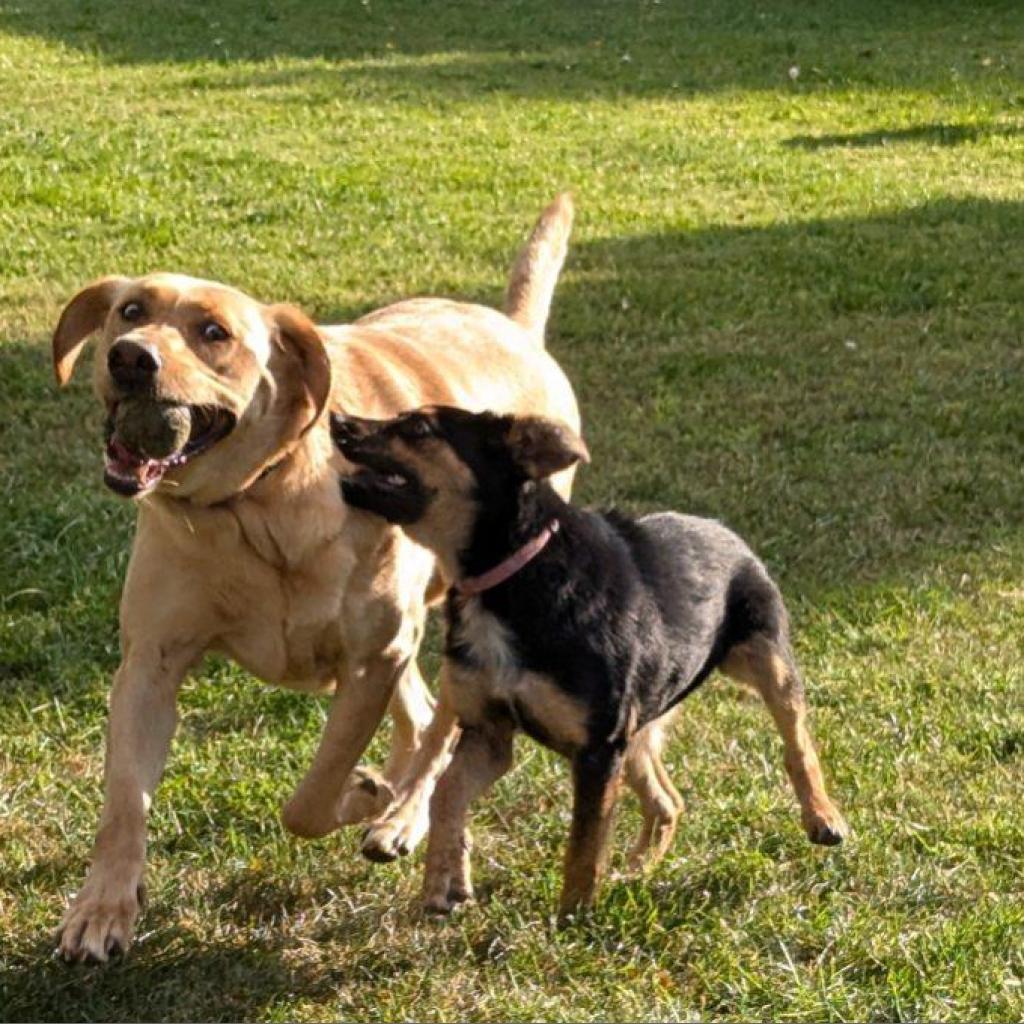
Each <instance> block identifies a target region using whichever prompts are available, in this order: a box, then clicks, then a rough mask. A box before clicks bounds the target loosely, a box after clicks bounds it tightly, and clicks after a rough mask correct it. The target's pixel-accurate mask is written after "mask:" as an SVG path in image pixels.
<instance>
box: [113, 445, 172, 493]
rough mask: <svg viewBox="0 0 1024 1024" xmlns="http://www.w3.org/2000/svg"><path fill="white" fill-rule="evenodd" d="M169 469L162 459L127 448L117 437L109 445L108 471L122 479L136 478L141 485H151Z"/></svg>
mask: <svg viewBox="0 0 1024 1024" xmlns="http://www.w3.org/2000/svg"><path fill="white" fill-rule="evenodd" d="M166 469H167V466H166V464H165V463H164V461H163V460H162V459H147V458H143V457H142V456H140V455H136V454H135V452H133V451H131V450H130V449H129V448H126V447H125V446H124V445H123V444H122V443H121V442H120V441H119V440H118V439H117V438H116V437H115V438H112V439H111V441H110V444H109V445H108V446H107V471H108V472H111V473H113V474H114V475H115V476H118V477H120V478H121V479H122V480H134V481H135V482H136V483H137V484H138V485H139V486H140V487H149V486H150V485H151V484H154V483H156V482H157V481H158V480H159V479H160V477H162V476H163V475H164V471H165V470H166Z"/></svg>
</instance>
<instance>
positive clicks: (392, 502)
mask: <svg viewBox="0 0 1024 1024" xmlns="http://www.w3.org/2000/svg"><path fill="white" fill-rule="evenodd" d="M346 458H348V459H349V461H351V462H354V463H355V464H356V467H357V468H356V470H355V472H354V473H349V474H346V475H345V476H343V477H342V478H341V493H342V496H343V497H344V499H345V501H347V502H348V503H349V504H350V505H354V506H355V507H356V508H361V509H364V510H365V511H367V512H375V513H376V514H377V515H380V516H384V518H385V519H387V520H388V521H389V522H392V523H406V524H408V523H414V522H416V520H418V519H419V518H420V517H421V516H422V515H423V511H424V509H425V508H426V505H427V503H428V502H429V500H430V496H431V495H430V492H429V491H428V490H427V489H425V488H424V486H423V484H422V483H421V481H420V480H419V478H418V477H417V476H416V474H415V473H413V472H412V471H411V470H409V469H408V468H406V467H405V466H403V465H402V464H401V463H400V462H398V461H396V460H395V459H390V458H388V457H387V456H385V455H378V454H376V453H374V454H369V453H366V452H358V453H356V452H352V453H351V454H350V453H348V452H346Z"/></svg>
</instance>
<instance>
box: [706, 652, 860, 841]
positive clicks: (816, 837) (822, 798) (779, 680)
mask: <svg viewBox="0 0 1024 1024" xmlns="http://www.w3.org/2000/svg"><path fill="white" fill-rule="evenodd" d="M722 671H723V672H725V674H726V675H728V676H731V677H732V678H733V679H736V680H738V681H739V682H741V683H746V684H747V685H748V686H752V687H753V688H754V689H755V690H757V692H758V693H759V694H760V695H761V697H762V699H763V700H764V702H765V704H766V705H767V707H768V711H769V712H770V713H771V716H772V718H773V719H775V725H776V727H777V728H778V730H779V735H780V736H781V737H782V745H783V752H784V757H785V765H786V772H787V773H788V774H789V778H790V781H791V782H792V783H793V789H794V790H795V792H796V795H797V799H798V800H799V801H800V814H801V818H802V820H803V824H804V829H805V830H806V832H807V837H808V838H809V839H810V840H811V842H812V843H820V844H821V845H823V846H835V845H836V844H837V843H841V842H842V841H843V838H844V836H845V835H846V834H847V832H848V831H849V830H848V828H847V825H846V822H845V821H843V816H842V815H841V814H840V813H839V809H838V808H837V807H836V805H835V804H834V803H832V800H831V798H830V797H829V795H828V793H827V792H826V790H825V782H824V779H823V778H822V774H821V765H820V763H819V762H818V754H817V751H816V750H815V749H814V740H813V739H812V738H811V732H810V730H809V729H808V727H807V703H806V701H805V699H804V688H803V683H802V682H801V680H800V674H799V672H798V671H797V668H796V662H795V660H794V658H793V653H792V651H791V650H790V648H789V645H788V643H786V641H785V640H784V639H782V638H777V637H769V636H765V635H758V636H754V637H751V639H749V640H747V641H745V642H744V643H742V644H740V645H738V646H736V647H734V648H733V649H732V650H731V651H729V653H728V655H727V656H726V658H725V661H724V662H723V663H722Z"/></svg>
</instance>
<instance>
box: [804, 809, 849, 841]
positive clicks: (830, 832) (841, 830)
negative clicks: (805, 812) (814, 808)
mask: <svg viewBox="0 0 1024 1024" xmlns="http://www.w3.org/2000/svg"><path fill="white" fill-rule="evenodd" d="M849 834H850V826H849V825H847V824H846V822H845V821H843V819H842V817H840V815H839V814H836V815H835V816H834V817H833V818H832V819H831V820H827V819H825V820H820V821H815V822H812V823H811V824H809V825H808V826H807V838H808V839H809V840H810V841H811V842H812V843H815V844H817V845H818V846H839V845H840V844H841V843H842V841H843V840H844V839H845V838H846V837H847V836H848V835H849Z"/></svg>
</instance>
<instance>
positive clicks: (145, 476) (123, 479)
mask: <svg viewBox="0 0 1024 1024" xmlns="http://www.w3.org/2000/svg"><path fill="white" fill-rule="evenodd" d="M178 408H180V409H183V410H186V411H187V414H188V417H189V422H190V428H189V430H188V434H187V436H186V437H185V438H184V444H182V445H181V446H180V447H178V448H177V449H176V450H174V451H171V452H170V453H169V454H166V455H162V456H160V457H153V456H151V455H150V454H148V453H147V452H146V451H145V448H144V447H143V446H142V445H140V444H139V443H138V439H137V438H126V437H122V436H120V431H119V429H118V426H117V423H118V420H119V417H118V415H117V413H118V410H117V407H115V408H114V409H113V410H112V412H111V416H110V419H109V421H108V423H107V449H106V459H105V465H104V472H103V481H104V483H106V485H107V486H108V487H109V488H110V489H111V490H113V491H116V492H117V493H118V494H122V495H124V496H125V497H128V498H135V497H139V496H141V495H143V494H146V493H148V492H149V491H151V490H153V488H154V487H156V486H157V484H159V483H160V481H161V480H162V479H163V478H164V474H165V473H167V472H168V471H169V470H171V469H175V468H177V467H179V466H184V465H185V464H186V463H187V462H190V461H191V460H192V459H194V458H195V457H196V456H197V455H201V454H202V453H203V452H205V451H206V450H207V449H209V448H211V447H212V446H213V445H215V444H216V443H217V442H218V441H220V440H221V439H222V438H224V437H226V436H227V435H228V434H229V433H230V432H231V430H232V429H233V428H234V426H235V422H236V416H235V414H234V413H232V412H229V411H228V410H227V409H221V408H218V407H214V406H205V405H192V406H183V407H178Z"/></svg>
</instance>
